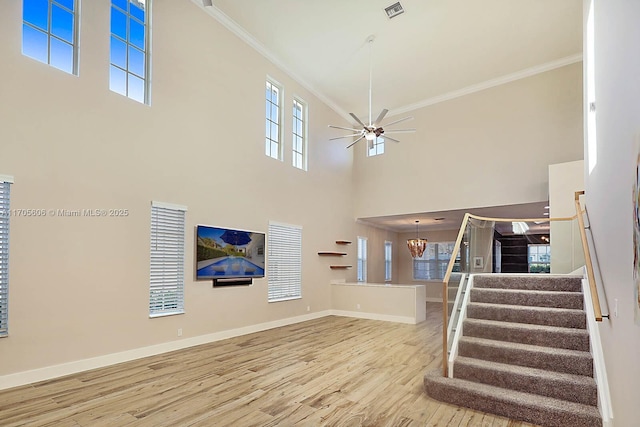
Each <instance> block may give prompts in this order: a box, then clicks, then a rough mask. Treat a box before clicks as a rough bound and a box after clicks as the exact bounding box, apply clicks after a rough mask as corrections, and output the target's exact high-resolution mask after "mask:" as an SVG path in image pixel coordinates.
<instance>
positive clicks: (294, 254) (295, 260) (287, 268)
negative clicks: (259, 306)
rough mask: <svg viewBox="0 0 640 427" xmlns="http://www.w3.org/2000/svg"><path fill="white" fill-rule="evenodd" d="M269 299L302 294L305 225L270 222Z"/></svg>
mask: <svg viewBox="0 0 640 427" xmlns="http://www.w3.org/2000/svg"><path fill="white" fill-rule="evenodd" d="M267 241H268V244H267V249H268V251H269V256H268V264H267V277H268V291H267V299H268V301H269V302H276V301H286V300H291V299H299V298H302V227H300V226H297V225H287V224H278V223H275V222H269V236H268V240H267Z"/></svg>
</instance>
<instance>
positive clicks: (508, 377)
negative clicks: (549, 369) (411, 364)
mask: <svg viewBox="0 0 640 427" xmlns="http://www.w3.org/2000/svg"><path fill="white" fill-rule="evenodd" d="M453 372H454V376H455V377H456V378H461V379H465V380H468V381H473V382H478V383H483V384H488V385H492V386H496V387H501V388H507V389H510V390H518V391H523V392H526V393H534V394H539V395H542V396H548V397H553V398H556V399H563V400H568V401H570V402H576V403H582V404H583V405H592V406H596V405H597V404H598V395H597V389H596V384H595V382H593V383H592V384H589V385H588V386H587V385H585V384H584V383H574V382H568V381H562V380H559V379H550V378H544V377H540V376H531V375H523V374H517V373H516V374H514V373H513V372H510V371H499V370H494V369H489V368H484V367H478V366H473V365H467V364H466V363H464V362H460V361H458V362H456V364H455V368H454V370H453Z"/></svg>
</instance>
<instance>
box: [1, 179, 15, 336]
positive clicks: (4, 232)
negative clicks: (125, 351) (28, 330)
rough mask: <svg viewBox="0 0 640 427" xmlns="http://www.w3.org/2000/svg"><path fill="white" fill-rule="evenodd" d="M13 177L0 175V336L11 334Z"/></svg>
mask: <svg viewBox="0 0 640 427" xmlns="http://www.w3.org/2000/svg"><path fill="white" fill-rule="evenodd" d="M12 182H13V179H11V178H10V177H5V176H1V175H0V337H5V336H7V335H8V334H9V323H8V322H9V218H10V216H11V215H10V214H11V211H10V210H9V192H10V185H11V183H12Z"/></svg>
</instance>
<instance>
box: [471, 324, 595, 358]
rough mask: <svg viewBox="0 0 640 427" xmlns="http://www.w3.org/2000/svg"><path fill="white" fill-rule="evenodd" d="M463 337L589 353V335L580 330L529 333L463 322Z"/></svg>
mask: <svg viewBox="0 0 640 427" xmlns="http://www.w3.org/2000/svg"><path fill="white" fill-rule="evenodd" d="M463 331H464V336H467V337H477V338H485V339H490V340H496V341H506V342H513V343H520V344H530V345H540V346H544V347H553V348H564V349H567V350H578V351H589V349H590V347H589V335H588V334H586V333H583V330H580V329H568V330H567V331H566V332H565V331H562V332H556V331H545V332H544V333H531V331H529V330H526V329H525V330H523V329H518V328H512V327H509V326H507V325H505V326H487V325H477V324H474V323H473V322H469V321H465V322H464V324H463Z"/></svg>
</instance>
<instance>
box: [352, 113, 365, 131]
mask: <svg viewBox="0 0 640 427" xmlns="http://www.w3.org/2000/svg"><path fill="white" fill-rule="evenodd" d="M349 115H350V116H351V117H353V118H354V119H355V121H356V122H358V123H359V124H361V125H362V127H363V128H366V127H367V125H365V124H364V123H362V121H360V119H359V118H358V116H356V115H355V114H353V113H349Z"/></svg>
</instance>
